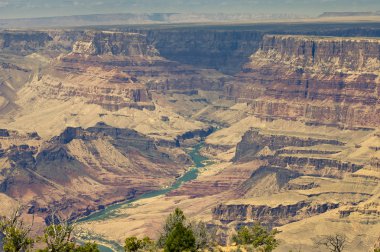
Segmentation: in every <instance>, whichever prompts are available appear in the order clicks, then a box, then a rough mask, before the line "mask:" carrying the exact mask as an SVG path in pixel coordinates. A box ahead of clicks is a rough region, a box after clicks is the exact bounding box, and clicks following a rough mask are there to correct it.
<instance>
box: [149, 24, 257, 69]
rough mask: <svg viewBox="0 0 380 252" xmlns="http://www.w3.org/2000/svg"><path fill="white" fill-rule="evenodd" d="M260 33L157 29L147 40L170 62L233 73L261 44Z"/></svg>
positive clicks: (150, 33) (151, 32)
mask: <svg viewBox="0 0 380 252" xmlns="http://www.w3.org/2000/svg"><path fill="white" fill-rule="evenodd" d="M262 36H263V35H262V32H259V31H228V30H224V31H223V30H212V29H210V30H207V29H183V30H177V29H172V30H157V31H154V30H152V31H149V32H147V38H148V40H149V41H151V42H152V44H154V46H155V47H156V48H157V49H158V50H159V51H160V54H161V55H162V56H163V57H165V58H167V59H170V60H173V61H178V62H181V63H184V64H190V65H194V66H198V67H203V68H214V69H217V70H219V71H221V72H224V73H228V74H233V73H236V72H239V71H240V69H241V66H242V65H243V64H244V63H246V62H247V58H248V57H249V55H251V54H252V53H254V52H255V51H256V50H257V49H258V48H259V45H260V41H261V38H262Z"/></svg>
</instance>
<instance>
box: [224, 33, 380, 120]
mask: <svg viewBox="0 0 380 252" xmlns="http://www.w3.org/2000/svg"><path fill="white" fill-rule="evenodd" d="M379 50H380V40H379V39H375V38H374V39H366V38H330V37H305V36H286V35H266V36H265V37H264V39H263V42H262V45H261V47H260V50H258V51H257V52H256V53H255V54H253V55H252V56H251V58H250V63H248V64H246V65H245V66H244V68H243V70H242V73H241V74H240V75H239V77H238V80H235V81H234V82H233V83H230V84H228V85H226V88H225V92H226V96H227V97H229V98H231V99H236V100H238V101H244V102H248V103H250V104H251V107H252V112H253V113H254V114H257V115H258V116H262V117H269V118H286V119H293V120H295V119H297V120H300V119H302V120H306V121H308V122H315V123H324V124H333V125H346V126H350V127H367V126H368V127H371V126H372V127H375V126H376V125H378V124H379V123H380V121H379V118H378V116H377V115H378V113H379V112H380V110H379V109H380V108H379V107H378V99H379V91H378V85H379V82H380V77H379V74H380V72H379V66H380V58H379V57H380V56H379V55H380V54H379Z"/></svg>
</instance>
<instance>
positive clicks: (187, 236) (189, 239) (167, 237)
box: [158, 208, 196, 252]
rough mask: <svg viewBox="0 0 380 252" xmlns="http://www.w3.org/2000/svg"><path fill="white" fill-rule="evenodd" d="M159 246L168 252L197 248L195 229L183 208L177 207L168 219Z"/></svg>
mask: <svg viewBox="0 0 380 252" xmlns="http://www.w3.org/2000/svg"><path fill="white" fill-rule="evenodd" d="M158 246H159V247H161V248H164V251H167V252H177V251H178V252H179V251H195V250H196V240H195V237H194V233H193V230H192V228H191V225H189V224H188V223H187V222H186V217H185V215H184V213H183V212H182V210H181V209H179V208H177V209H175V210H174V212H173V213H171V214H170V215H169V216H168V218H167V219H166V222H165V224H164V227H163V232H162V233H161V236H160V238H159V240H158Z"/></svg>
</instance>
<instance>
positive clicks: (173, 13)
mask: <svg viewBox="0 0 380 252" xmlns="http://www.w3.org/2000/svg"><path fill="white" fill-rule="evenodd" d="M366 12H368V13H374V14H375V13H379V14H380V11H326V12H321V13H319V14H317V15H313V16H312V15H297V14H295V13H286V12H284V13H249V12H119V13H117V12H114V13H101V12H100V13H89V14H73V15H65V14H62V15H54V16H35V17H13V18H3V17H0V20H22V19H45V18H61V17H84V16H107V15H154V14H163V15H207V14H209V15H218V14H219V15H252V16H253V15H257V16H260V15H268V16H270V15H273V16H276V15H277V16H280V15H289V16H291V15H293V16H294V17H309V18H317V17H319V16H321V15H323V14H325V13H366Z"/></svg>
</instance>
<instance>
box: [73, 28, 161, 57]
mask: <svg viewBox="0 0 380 252" xmlns="http://www.w3.org/2000/svg"><path fill="white" fill-rule="evenodd" d="M72 51H73V53H74V54H85V55H104V54H107V55H124V56H131V57H134V56H139V57H153V56H157V55H158V51H157V50H156V49H155V48H154V47H153V46H151V45H149V44H148V42H147V40H146V37H145V36H144V35H143V34H138V33H123V32H88V33H87V34H86V36H85V38H83V39H82V40H81V41H76V42H75V43H74V45H73V50H72Z"/></svg>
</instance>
